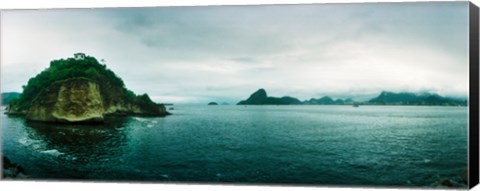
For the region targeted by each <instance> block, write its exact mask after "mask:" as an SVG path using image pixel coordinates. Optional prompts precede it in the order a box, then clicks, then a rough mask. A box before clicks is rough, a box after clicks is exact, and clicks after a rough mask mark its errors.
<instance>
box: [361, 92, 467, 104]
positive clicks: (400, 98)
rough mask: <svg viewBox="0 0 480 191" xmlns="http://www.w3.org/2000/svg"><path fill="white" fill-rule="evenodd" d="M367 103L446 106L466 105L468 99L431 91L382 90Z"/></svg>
mask: <svg viewBox="0 0 480 191" xmlns="http://www.w3.org/2000/svg"><path fill="white" fill-rule="evenodd" d="M366 104H372V105H444V106H466V105H467V100H466V99H458V98H451V97H442V96H440V95H438V94H431V93H421V94H415V93H409V92H402V93H393V92H387V91H382V92H381V93H380V95H378V96H377V97H376V98H373V99H371V100H369V101H368V102H367V103H366Z"/></svg>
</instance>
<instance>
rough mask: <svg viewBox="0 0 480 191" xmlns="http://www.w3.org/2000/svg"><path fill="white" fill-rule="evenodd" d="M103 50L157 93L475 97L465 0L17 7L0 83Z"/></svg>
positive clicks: (4, 22)
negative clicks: (263, 91)
mask: <svg viewBox="0 0 480 191" xmlns="http://www.w3.org/2000/svg"><path fill="white" fill-rule="evenodd" d="M76 52H84V53H86V54H87V55H90V56H93V57H96V58H97V59H98V60H100V59H105V60H106V64H107V67H109V68H110V69H112V70H113V71H114V72H115V73H116V74H117V75H118V76H120V77H121V78H122V79H123V81H124V82H125V84H126V86H127V88H128V89H131V90H133V91H134V92H136V93H137V94H142V93H148V94H149V95H150V96H151V97H152V98H153V99H154V100H155V101H158V102H174V103H205V102H209V101H217V102H229V103H232V104H233V103H236V102H238V101H240V100H242V99H246V98H247V97H248V96H249V95H250V94H251V93H253V92H254V91H256V90H257V89H259V88H265V89H266V90H267V93H268V94H269V95H270V96H277V97H280V96H284V95H289V96H293V97H297V98H299V99H301V100H304V99H310V98H312V97H316V98H318V97H321V96H325V95H329V96H331V97H334V98H354V99H365V98H370V97H373V96H376V95H378V94H379V93H380V92H381V91H382V90H388V91H394V92H400V91H410V92H425V91H427V92H434V93H439V94H441V95H447V96H464V97H466V96H467V95H468V2H453V3H452V2H437V3H374V4H318V5H273V6H265V5H264V6H213V7H212V6H211V7H163V8H116V9H115V8H110V9H60V10H13V11H12V10H10V11H4V12H2V15H1V82H2V84H1V85H2V86H1V90H2V91H3V92H8V91H18V92H21V90H22V88H21V86H22V85H25V84H26V83H27V81H28V79H29V78H31V77H33V76H35V75H36V74H37V73H39V72H41V71H42V70H44V69H45V68H46V67H48V65H49V63H50V61H51V60H55V59H60V58H67V57H73V53H76Z"/></svg>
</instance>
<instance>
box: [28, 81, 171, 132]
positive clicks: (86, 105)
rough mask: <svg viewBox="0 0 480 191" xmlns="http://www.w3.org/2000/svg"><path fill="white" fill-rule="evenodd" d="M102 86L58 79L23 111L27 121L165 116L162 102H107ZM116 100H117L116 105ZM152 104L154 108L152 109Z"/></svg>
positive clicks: (89, 82) (92, 120) (77, 120)
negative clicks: (147, 105)
mask: <svg viewBox="0 0 480 191" xmlns="http://www.w3.org/2000/svg"><path fill="white" fill-rule="evenodd" d="M104 97H105V95H104V92H102V91H101V88H100V85H99V84H98V83H96V82H94V81H92V80H89V79H86V78H73V79H68V80H64V81H59V82H56V83H54V84H52V85H51V86H50V87H48V88H46V89H44V90H43V91H42V92H41V93H40V94H39V95H38V96H37V98H36V99H35V100H33V102H32V105H31V107H30V108H29V109H28V110H26V111H24V112H25V114H26V119H27V120H32V121H44V122H66V123H69V122H82V123H96V122H103V121H104V117H105V116H106V115H116V114H118V115H128V114H133V115H149V116H165V115H167V114H168V113H167V112H166V110H165V107H164V106H163V105H161V104H156V105H154V106H150V108H146V107H142V105H139V104H135V103H128V102H126V101H125V100H116V101H109V102H107V103H106V102H105V101H104V100H105V98H104ZM113 103H115V104H114V105H113ZM151 107H155V108H154V109H152V108H151Z"/></svg>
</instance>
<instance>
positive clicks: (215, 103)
mask: <svg viewBox="0 0 480 191" xmlns="http://www.w3.org/2000/svg"><path fill="white" fill-rule="evenodd" d="M208 105H218V103H217V102H213V101H212V102H210V103H208Z"/></svg>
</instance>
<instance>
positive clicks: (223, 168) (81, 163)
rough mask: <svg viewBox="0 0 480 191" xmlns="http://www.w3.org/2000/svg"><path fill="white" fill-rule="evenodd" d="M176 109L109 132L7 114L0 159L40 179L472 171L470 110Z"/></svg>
mask: <svg viewBox="0 0 480 191" xmlns="http://www.w3.org/2000/svg"><path fill="white" fill-rule="evenodd" d="M174 107H175V110H171V112H172V113H173V115H170V116H167V117H163V118H155V117H111V118H108V120H107V123H105V124H102V125H59V124H45V123H32V122H26V121H25V119H24V118H22V117H14V116H6V115H5V114H3V111H2V115H1V120H2V121H1V131H2V149H3V150H2V152H3V154H4V155H5V156H7V157H8V158H9V159H10V160H11V161H12V162H14V163H16V164H18V165H20V166H22V167H23V168H24V169H25V171H26V173H27V175H28V178H29V179H36V180H82V181H135V182H137V181H146V182H185V183H190V182H198V183H240V184H300V185H342V186H343V185H349V186H350V185H352V186H382V187H390V186H393V187H432V186H434V185H435V184H436V183H437V182H438V181H439V180H441V179H442V178H448V179H450V180H453V181H455V180H459V179H460V171H462V170H463V169H466V168H467V158H468V154H467V153H468V152H467V145H468V141H467V137H468V108H467V107H440V106H438V107H437V106H363V105H362V106H360V107H358V108H356V107H352V106H318V105H317V106H314V105H304V106H300V105H298V106H237V105H218V106H174Z"/></svg>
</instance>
